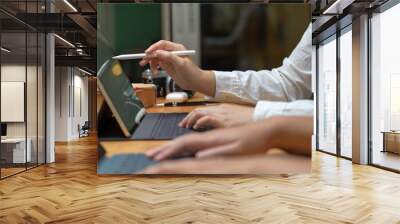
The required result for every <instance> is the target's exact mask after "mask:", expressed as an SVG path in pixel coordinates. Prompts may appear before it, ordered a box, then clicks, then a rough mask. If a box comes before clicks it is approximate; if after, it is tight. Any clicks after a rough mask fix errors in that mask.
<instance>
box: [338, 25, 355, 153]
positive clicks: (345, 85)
mask: <svg viewBox="0 0 400 224" xmlns="http://www.w3.org/2000/svg"><path fill="white" fill-rule="evenodd" d="M351 42H352V35H351V31H349V32H347V33H344V34H343V35H342V36H340V122H341V124H340V127H341V129H340V135H341V136H340V153H341V155H342V156H345V157H349V158H351V156H352V155H351V154H352V150H351V141H352V138H351V136H352V126H351V124H352V110H351V108H352V100H351V99H352V86H351V84H352V66H351V65H352V43H351Z"/></svg>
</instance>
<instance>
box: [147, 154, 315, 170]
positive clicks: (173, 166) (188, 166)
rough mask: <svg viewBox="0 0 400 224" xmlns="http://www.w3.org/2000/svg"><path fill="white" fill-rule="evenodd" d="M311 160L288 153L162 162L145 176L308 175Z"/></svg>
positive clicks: (149, 168)
mask: <svg viewBox="0 0 400 224" xmlns="http://www.w3.org/2000/svg"><path fill="white" fill-rule="evenodd" d="M310 170H311V159H310V157H305V156H294V155H287V154H278V155H253V156H235V157H218V158H207V159H182V160H172V161H170V160H169V161H165V162H161V163H159V164H156V165H154V166H150V167H148V168H147V169H146V170H144V172H143V173H144V174H289V173H304V172H310Z"/></svg>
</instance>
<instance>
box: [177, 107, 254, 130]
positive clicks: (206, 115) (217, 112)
mask: <svg viewBox="0 0 400 224" xmlns="http://www.w3.org/2000/svg"><path fill="white" fill-rule="evenodd" d="M253 112H254V107H250V106H243V105H235V104H220V105H217V106H208V107H204V108H198V109H195V110H193V111H192V112H190V113H189V114H188V115H187V116H186V117H185V118H184V119H183V120H182V121H181V122H180V123H179V126H180V127H185V128H193V129H201V128H208V127H214V128H222V127H233V126H238V125H242V124H246V123H249V122H251V121H252V117H253Z"/></svg>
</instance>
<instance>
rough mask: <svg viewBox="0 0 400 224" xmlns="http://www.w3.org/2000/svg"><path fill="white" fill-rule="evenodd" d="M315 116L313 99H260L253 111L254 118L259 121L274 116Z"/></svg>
mask: <svg viewBox="0 0 400 224" xmlns="http://www.w3.org/2000/svg"><path fill="white" fill-rule="evenodd" d="M278 115H279V116H313V115H314V102H313V101H312V100H296V101H292V102H273V101H258V102H257V105H256V108H255V109H254V113H253V120H254V121H259V120H262V119H265V118H268V117H272V116H278Z"/></svg>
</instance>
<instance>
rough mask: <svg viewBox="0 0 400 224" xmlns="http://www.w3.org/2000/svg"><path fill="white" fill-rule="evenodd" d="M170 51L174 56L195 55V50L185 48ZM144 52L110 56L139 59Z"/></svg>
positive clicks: (118, 58) (144, 55)
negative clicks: (185, 49) (183, 49)
mask: <svg viewBox="0 0 400 224" xmlns="http://www.w3.org/2000/svg"><path fill="white" fill-rule="evenodd" d="M170 53H172V54H174V55H176V56H190V55H195V54H196V51H195V50H187V51H170ZM146 55H147V54H146V53H140V54H121V55H117V56H114V57H112V58H113V59H116V60H129V59H141V58H144V57H146Z"/></svg>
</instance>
